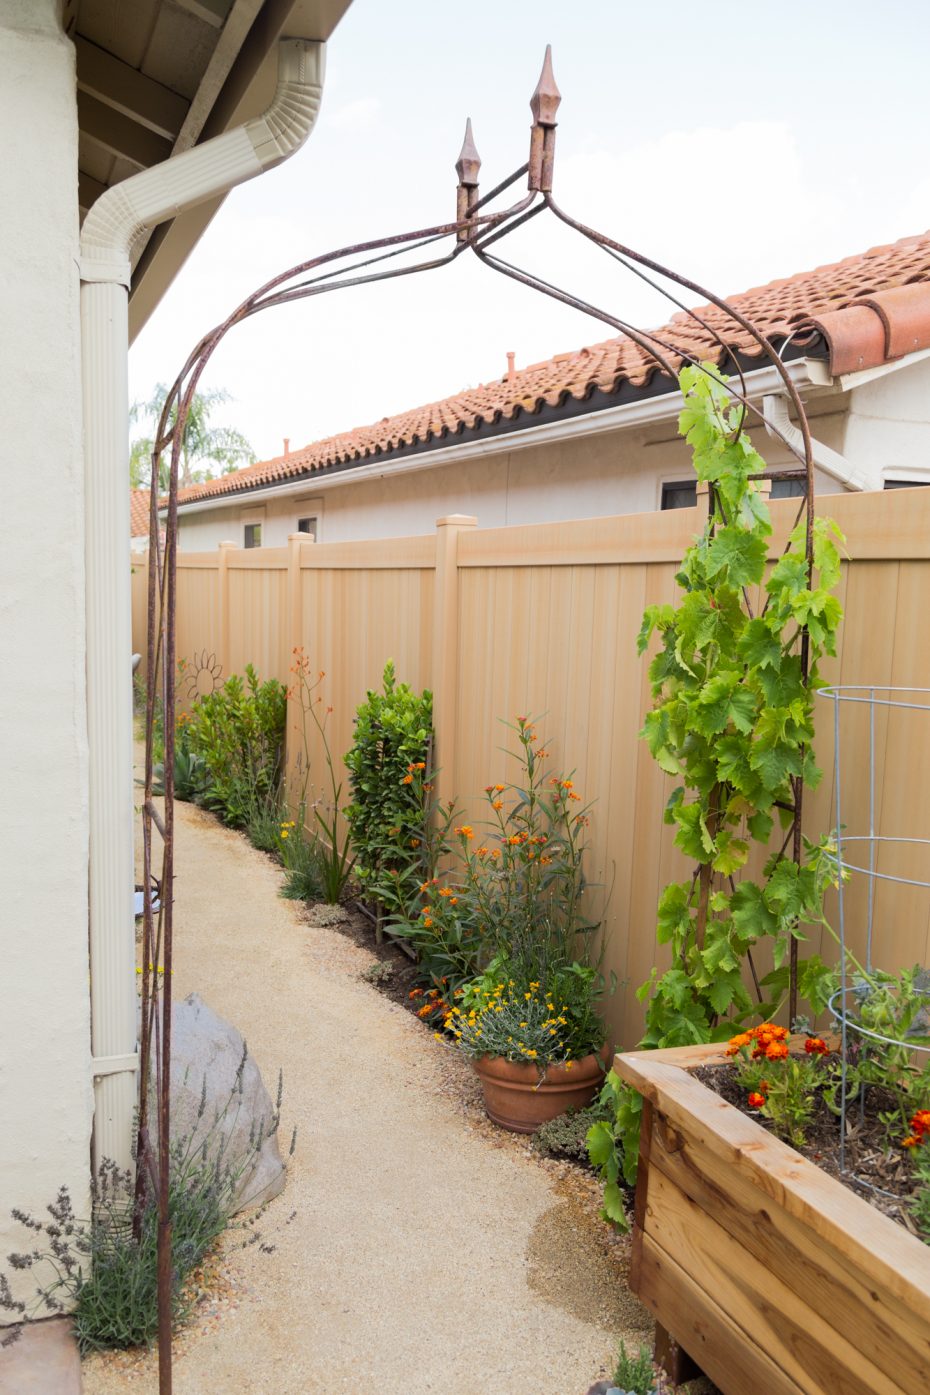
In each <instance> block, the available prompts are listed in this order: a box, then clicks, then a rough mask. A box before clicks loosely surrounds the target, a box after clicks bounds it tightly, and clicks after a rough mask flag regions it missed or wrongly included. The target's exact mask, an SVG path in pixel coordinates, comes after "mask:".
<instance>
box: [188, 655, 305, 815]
mask: <svg viewBox="0 0 930 1395" xmlns="http://www.w3.org/2000/svg"><path fill="white" fill-rule="evenodd" d="M285 712H286V694H285V689H284V686H283V685H282V684H281V683H279V682H278V681H277V679H275V678H269V679H268V680H267V681H266V682H264V683H262V682H260V681H259V679H258V676H257V674H256V672H255V669H254V668H253V667H252V665H251V664H248V665H246V670H245V678H244V679H242V678H240V677H239V676H238V675H233V677H231V678H227V680H226V682H225V683H224V684H223V686H222V687H221V688H219V689H217V691H216V692H213V693H208V694H206V695H205V696H203V697H200V698H198V699H197V700H196V702H195V703H194V706H193V709H192V710H191V714H190V718H189V721H188V723H187V726H188V728H189V732H190V736H189V749H190V751H191V753H192V754H193V755H194V756H197V757H199V758H200V760H202V762H203V767H204V771H205V773H206V781H205V787H204V789H203V792H202V794H201V796H200V799H201V802H202V803H203V804H204V805H205V806H206V807H207V808H208V809H212V810H213V811H214V813H217V814H219V816H220V818H221V819H222V820H223V822H224V823H227V824H229V825H230V827H233V828H240V827H242V826H243V825H244V824H246V823H247V822H248V820H249V817H250V815H251V814H253V813H254V811H255V810H256V809H260V808H261V807H262V806H263V805H264V804H265V803H266V802H267V801H268V799H269V797H270V796H271V797H273V796H275V795H276V794H277V790H278V785H279V783H280V776H281V755H282V748H283V743H284V722H285Z"/></svg>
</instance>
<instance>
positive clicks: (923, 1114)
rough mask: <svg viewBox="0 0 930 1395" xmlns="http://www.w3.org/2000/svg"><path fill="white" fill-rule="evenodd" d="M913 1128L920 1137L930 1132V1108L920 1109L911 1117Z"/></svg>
mask: <svg viewBox="0 0 930 1395" xmlns="http://www.w3.org/2000/svg"><path fill="white" fill-rule="evenodd" d="M911 1130H912V1132H914V1133H916V1134H917V1136H918V1138H923V1137H924V1136H925V1135H926V1134H930V1109H918V1111H917V1113H916V1114H915V1115H913V1117H912V1118H911Z"/></svg>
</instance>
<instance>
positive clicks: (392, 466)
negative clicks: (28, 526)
mask: <svg viewBox="0 0 930 1395" xmlns="http://www.w3.org/2000/svg"><path fill="white" fill-rule="evenodd" d="M785 367H786V368H787V370H788V372H789V374H790V375H791V379H792V381H793V382H795V383H796V384H797V385H798V386H799V387H820V388H822V387H827V386H829V385H830V384H832V382H833V379H832V378H831V377H830V376H829V374H827V375H826V376H824V365H823V363H822V362H821V360H819V359H809V358H803V359H792V360H791V362H790V363H787V364H785ZM782 382H783V379H782V377H781V374H780V373H779V372H778V370H777V369H776V368H772V367H767V368H760V369H756V370H755V371H754V372H751V373H747V374H746V386H747V388H748V390H749V394H750V396H754V397H755V396H758V395H759V394H760V393H763V394H764V393H767V392H770V391H771V390H773V389H774V388H775V387H776V386H777V385H778V384H780V383H782ZM682 406H683V398H682V395H681V393H680V392H669V393H662V394H661V395H660V396H658V397H646V398H643V399H642V400H636V401H632V402H622V403H620V404H619V406H616V407H605V408H603V409H602V410H601V411H598V412H588V413H585V414H584V415H582V416H578V417H568V418H566V419H565V420H563V421H553V422H546V423H545V425H543V426H527V427H524V428H523V429H521V430H518V431H503V432H501V433H500V434H499V435H497V436H491V437H488V438H487V439H485V440H476V441H463V442H461V443H460V444H459V445H456V446H439V447H437V448H436V449H435V450H421V451H418V452H417V453H416V454H415V455H410V456H408V457H406V458H403V457H401V458H400V459H391V458H390V456H389V457H388V459H386V460H385V459H384V458H383V457H380V456H379V457H377V458H376V459H374V460H373V461H371V462H369V463H368V464H366V465H349V466H346V467H344V468H342V469H338V470H327V469H326V468H320V469H319V470H316V471H314V472H313V473H311V474H307V475H302V476H301V477H300V479H297V480H292V481H290V482H289V483H287V484H279V485H271V486H269V487H268V488H267V489H263V488H262V487H261V486H260V485H256V486H255V487H254V488H252V489H239V490H230V491H229V492H228V493H225V494H215V495H211V496H210V497H209V498H206V499H194V500H191V502H190V503H189V504H188V503H183V502H182V503H181V504H179V506H178V507H179V510H180V513H181V516H182V517H186V516H187V515H188V514H191V513H202V512H204V511H206V510H208V509H222V508H229V507H231V506H232V505H234V504H238V505H241V504H242V503H243V502H245V501H248V502H251V503H254V504H259V503H263V502H264V501H265V500H266V499H279V498H286V497H287V496H288V495H291V494H308V495H316V494H321V493H323V492H324V491H326V490H329V489H339V488H342V487H344V486H345V485H348V484H355V483H356V481H358V480H366V479H381V478H383V477H384V476H385V475H390V476H391V477H392V478H393V477H394V476H395V475H409V474H414V473H416V472H417V471H420V470H433V469H438V468H439V467H440V466H442V465H455V464H458V463H460V462H461V461H464V460H472V459H474V458H475V457H477V456H481V455H500V454H501V453H503V452H507V451H515V450H528V449H529V448H530V447H532V446H540V445H547V444H548V443H549V442H552V441H561V440H563V439H564V438H565V437H570V438H571V439H572V440H577V439H579V438H580V437H582V436H599V435H601V434H603V433H604V432H605V431H620V430H624V429H626V428H629V427H633V426H645V425H648V424H649V423H651V422H656V421H667V420H669V419H671V418H673V417H676V416H677V415H678V413H679V412H680V411H681V409H682ZM792 429H794V428H792ZM161 513H162V516H164V513H165V510H164V509H162V510H161Z"/></svg>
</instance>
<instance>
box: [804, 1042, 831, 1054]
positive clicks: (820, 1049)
mask: <svg viewBox="0 0 930 1395" xmlns="http://www.w3.org/2000/svg"><path fill="white" fill-rule="evenodd" d="M804 1050H805V1051H806V1052H807V1054H808V1056H827V1055H829V1053H830V1048H829V1046H828V1045H827V1043H826V1042H825V1041H824V1039H823V1037H808V1038H807V1041H806V1042H805V1043H804Z"/></svg>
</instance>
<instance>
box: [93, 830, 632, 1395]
mask: <svg viewBox="0 0 930 1395" xmlns="http://www.w3.org/2000/svg"><path fill="white" fill-rule="evenodd" d="M176 836H177V853H176V862H177V869H178V870H177V882H176V903H175V904H176V911H175V925H176V927H177V928H176V950H175V955H176V968H175V978H174V990H175V994H176V995H178V996H183V995H185V994H187V993H189V992H192V991H196V992H198V993H199V994H200V995H201V996H202V997H203V998H204V999H205V1001H206V1002H207V1003H209V1005H210V1006H211V1007H213V1008H214V1009H215V1010H216V1011H217V1012H219V1013H221V1014H222V1015H223V1016H225V1017H227V1018H229V1019H230V1020H231V1021H232V1022H234V1023H235V1024H236V1026H238V1027H239V1029H240V1030H241V1031H242V1032H243V1034H244V1035H245V1037H246V1038H247V1040H248V1044H249V1049H250V1052H251V1054H252V1055H253V1056H254V1058H255V1059H256V1061H257V1062H258V1064H259V1066H260V1067H261V1069H262V1071H263V1073H264V1075H265V1080H266V1083H268V1085H269V1088H270V1089H271V1091H272V1093H273V1092H274V1085H275V1080H276V1077H277V1072H278V1068H279V1066H280V1067H283V1070H284V1084H285V1093H284V1107H283V1122H282V1128H281V1136H282V1143H283V1146H286V1144H287V1142H288V1140H289V1137H290V1130H291V1127H292V1125H293V1124H296V1125H297V1128H298V1145H297V1150H296V1153H295V1155H294V1157H293V1158H292V1160H291V1164H290V1172H289V1180H288V1185H287V1187H286V1189H285V1191H284V1193H283V1195H282V1196H280V1197H279V1198H278V1199H277V1200H276V1201H275V1202H273V1203H272V1205H271V1207H270V1208H269V1210H268V1211H267V1213H266V1215H265V1216H264V1217H263V1218H262V1220H261V1223H260V1224H261V1229H262V1234H263V1238H264V1241H265V1243H266V1244H267V1246H269V1247H270V1246H274V1249H273V1253H266V1252H261V1251H260V1249H259V1247H258V1246H257V1245H255V1246H252V1247H251V1248H249V1249H242V1248H241V1236H240V1235H238V1234H236V1233H235V1232H233V1233H232V1238H231V1241H230V1242H229V1243H228V1244H227V1245H226V1247H225V1254H224V1258H223V1261H222V1263H221V1265H220V1266H219V1269H220V1274H219V1279H218V1284H217V1286H216V1288H215V1289H214V1291H213V1292H211V1293H209V1294H208V1296H207V1297H206V1299H205V1300H204V1301H203V1302H202V1303H201V1304H200V1306H199V1308H198V1310H197V1316H196V1317H195V1319H194V1321H193V1323H192V1325H191V1326H190V1327H189V1328H188V1329H187V1330H186V1331H185V1332H183V1333H182V1334H181V1335H180V1336H179V1338H178V1340H177V1354H176V1358H175V1373H174V1389H175V1392H176V1395H316V1392H324V1393H325V1395H340V1392H351V1395H432V1393H433V1392H435V1393H436V1395H584V1392H585V1391H586V1390H587V1388H588V1386H589V1384H590V1383H591V1382H593V1381H594V1380H596V1379H598V1378H599V1377H602V1376H604V1375H605V1374H607V1373H608V1372H609V1371H610V1370H611V1369H612V1366H613V1363H614V1359H615V1355H616V1351H617V1345H618V1340H619V1338H620V1337H621V1336H624V1337H625V1338H626V1340H627V1342H628V1343H629V1342H630V1341H633V1342H634V1343H635V1342H638V1341H640V1340H642V1339H643V1338H644V1337H645V1336H646V1335H647V1333H648V1323H647V1321H646V1315H645V1313H644V1311H643V1310H642V1309H641V1308H640V1307H639V1305H638V1304H637V1303H636V1301H635V1300H634V1299H632V1298H631V1297H630V1295H629V1293H628V1292H627V1290H626V1288H625V1285H624V1283H623V1279H622V1274H623V1270H624V1267H625V1244H624V1243H623V1242H622V1241H617V1240H616V1239H614V1238H613V1237H611V1236H610V1235H609V1234H608V1233H607V1231H606V1227H604V1226H603V1225H602V1224H601V1223H600V1222H599V1221H597V1219H596V1207H595V1202H594V1187H593V1184H592V1185H591V1186H589V1185H588V1184H587V1181H586V1179H585V1178H583V1177H582V1178H579V1176H578V1174H577V1173H573V1172H572V1170H570V1169H569V1168H568V1167H567V1165H561V1164H556V1163H551V1162H541V1161H539V1160H538V1159H537V1158H536V1157H535V1156H533V1155H532V1154H531V1153H530V1151H529V1150H528V1147H527V1145H526V1143H525V1141H523V1140H518V1139H515V1138H513V1137H512V1136H509V1135H503V1134H501V1133H500V1131H498V1130H496V1129H495V1128H494V1127H493V1126H492V1125H490V1124H489V1123H488V1121H487V1120H486V1119H484V1117H483V1115H482V1114H481V1111H480V1108H479V1105H478V1103H477V1100H476V1095H475V1090H474V1086H473V1083H472V1079H471V1072H470V1068H469V1067H468V1065H467V1063H466V1062H464V1061H463V1060H461V1059H460V1058H459V1057H458V1055H457V1054H456V1052H455V1051H454V1050H453V1049H452V1048H450V1047H448V1046H447V1045H446V1044H445V1043H442V1042H439V1041H436V1040H435V1039H434V1038H433V1037H432V1035H431V1034H430V1033H429V1032H428V1031H427V1030H426V1029H424V1028H423V1026H422V1025H421V1024H420V1023H419V1022H418V1021H417V1020H416V1018H415V1017H413V1016H412V1015H411V1014H410V1013H408V1012H406V1011H405V1010H404V1009H403V1008H401V1007H398V1006H397V1005H395V1004H393V1003H391V1002H390V1001H389V1000H388V999H387V998H385V997H384V996H382V995H381V994H379V993H378V992H377V990H376V989H374V988H373V987H372V986H371V985H370V984H368V983H367V982H366V981H365V980H364V979H363V978H362V977H361V974H362V972H363V971H364V969H365V968H366V966H367V965H369V964H370V963H371V962H372V959H373V955H372V954H371V953H369V952H368V951H367V950H365V949H362V948H359V947H358V945H356V944H354V943H353V942H352V941H351V940H350V939H348V938H347V937H346V936H344V935H341V934H339V933H338V931H336V930H334V929H332V928H326V927H322V926H317V925H313V924H312V923H309V922H311V921H312V920H313V913H312V912H310V913H309V914H308V912H307V911H306V909H305V908H303V907H302V906H298V905H295V904H294V903H292V902H288V901H284V900H282V899H280V898H279V896H278V895H277V891H278V886H279V884H280V875H281V874H280V872H279V870H278V869H277V868H276V867H275V866H274V865H273V864H272V863H271V862H270V860H269V859H267V858H266V857H264V856H263V855H262V854H260V853H258V852H256V851H255V850H254V849H253V848H251V847H250V846H249V844H248V843H247V842H246V840H245V838H244V837H243V836H241V835H240V834H237V833H233V832H230V831H229V830H227V829H224V828H222V827H221V826H220V825H219V824H218V823H217V822H216V821H215V820H214V819H213V818H212V817H211V816H210V815H208V814H205V813H203V812H202V811H200V810H199V809H196V808H194V807H193V806H191V805H185V804H179V805H178V809H177V834H176ZM156 1389H157V1377H156V1363H155V1359H154V1355H153V1354H151V1353H147V1354H143V1355H123V1354H109V1355H106V1356H93V1357H90V1358H88V1359H87V1360H86V1361H85V1363H84V1391H85V1395H118V1393H119V1395H121V1393H122V1392H124V1391H139V1392H140V1393H143V1395H147V1392H154V1391H155V1390H156Z"/></svg>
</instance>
